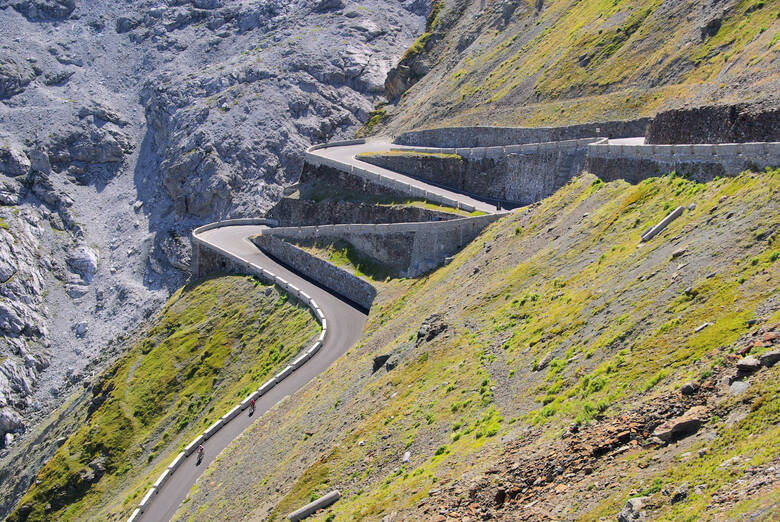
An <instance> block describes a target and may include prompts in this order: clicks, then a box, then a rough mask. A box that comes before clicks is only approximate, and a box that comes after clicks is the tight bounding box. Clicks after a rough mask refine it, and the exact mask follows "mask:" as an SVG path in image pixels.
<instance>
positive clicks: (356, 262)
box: [298, 240, 389, 281]
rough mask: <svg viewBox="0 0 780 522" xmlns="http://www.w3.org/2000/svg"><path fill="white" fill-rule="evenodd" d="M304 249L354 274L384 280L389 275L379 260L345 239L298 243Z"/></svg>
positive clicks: (371, 279)
mask: <svg viewBox="0 0 780 522" xmlns="http://www.w3.org/2000/svg"><path fill="white" fill-rule="evenodd" d="M298 246H299V247H300V248H302V249H303V250H306V251H307V252H309V253H310V254H313V255H315V256H317V257H319V258H321V259H325V260H327V261H330V262H331V263H333V264H334V265H336V266H338V267H341V268H344V269H346V270H348V271H349V272H351V273H352V274H353V275H356V276H358V277H362V278H363V279H368V280H370V281H384V280H386V279H387V278H388V277H389V275H388V271H387V269H386V268H385V267H384V266H383V265H382V264H381V263H379V262H378V261H375V260H374V259H371V258H369V257H367V256H364V255H362V254H361V253H360V252H358V251H357V249H355V247H353V246H352V244H351V243H349V242H348V241H344V240H338V241H335V242H325V241H315V242H314V243H312V244H300V245H298Z"/></svg>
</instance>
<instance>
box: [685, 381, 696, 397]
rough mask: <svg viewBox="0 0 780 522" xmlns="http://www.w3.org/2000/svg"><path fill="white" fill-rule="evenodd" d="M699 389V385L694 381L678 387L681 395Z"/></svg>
mask: <svg viewBox="0 0 780 522" xmlns="http://www.w3.org/2000/svg"><path fill="white" fill-rule="evenodd" d="M698 390H699V385H698V384H697V383H695V382H687V383H685V384H683V385H682V387H681V388H680V393H682V394H683V395H693V394H695V393H696V392H697V391H698Z"/></svg>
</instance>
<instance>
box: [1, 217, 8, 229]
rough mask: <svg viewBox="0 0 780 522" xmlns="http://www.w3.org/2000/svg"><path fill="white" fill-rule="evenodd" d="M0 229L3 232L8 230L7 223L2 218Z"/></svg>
mask: <svg viewBox="0 0 780 522" xmlns="http://www.w3.org/2000/svg"><path fill="white" fill-rule="evenodd" d="M0 228H2V229H3V230H8V223H7V222H6V220H5V219H3V218H0Z"/></svg>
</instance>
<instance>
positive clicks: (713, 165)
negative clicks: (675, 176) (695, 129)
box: [585, 142, 780, 183]
mask: <svg viewBox="0 0 780 522" xmlns="http://www.w3.org/2000/svg"><path fill="white" fill-rule="evenodd" d="M777 165H780V143H777V142H774V143H728V144H718V145H620V144H610V143H595V144H592V145H589V146H588V159H587V162H586V166H585V168H586V169H587V170H588V171H589V172H591V173H593V174H595V175H597V176H599V177H600V178H601V179H603V180H604V181H613V180H616V179H625V180H626V181H628V182H630V183H638V182H640V181H642V180H643V179H647V178H649V177H653V176H659V175H663V174H667V173H669V172H672V171H676V172H678V173H680V174H685V175H687V176H689V177H691V178H692V179H694V180H696V181H699V182H704V181H708V180H711V179H713V178H714V177H716V176H733V175H736V174H739V173H740V172H742V171H744V170H747V169H751V168H752V169H763V168H764V167H773V166H777Z"/></svg>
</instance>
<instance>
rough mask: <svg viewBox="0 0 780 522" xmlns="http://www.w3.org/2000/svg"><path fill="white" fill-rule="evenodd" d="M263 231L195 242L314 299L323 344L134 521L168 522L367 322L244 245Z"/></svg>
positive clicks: (213, 235) (209, 235) (213, 234)
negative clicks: (231, 449)
mask: <svg viewBox="0 0 780 522" xmlns="http://www.w3.org/2000/svg"><path fill="white" fill-rule="evenodd" d="M263 228H265V227H263V226H256V225H248V226H230V227H223V228H217V229H214V230H209V231H206V232H203V233H202V234H200V235H199V237H200V238H201V239H204V240H206V241H208V242H210V243H213V244H214V245H216V246H219V247H221V248H224V249H225V250H229V251H230V252H232V253H234V254H238V255H239V256H241V257H242V258H243V259H244V260H246V261H249V262H251V263H255V264H257V265H259V266H261V267H263V268H265V269H267V270H269V271H271V272H273V273H274V274H276V275H278V276H281V277H283V278H284V279H286V280H287V281H289V282H290V283H292V284H294V285H295V286H297V287H298V288H300V289H301V290H303V291H304V292H306V293H307V294H309V295H310V296H311V297H313V298H314V300H315V301H316V302H317V304H318V305H319V306H320V308H321V309H322V313H323V314H324V315H325V318H326V319H327V321H328V330H327V333H326V336H325V342H324V343H323V346H322V348H321V349H320V350H319V351H318V352H317V353H316V354H315V355H314V357H312V358H311V359H310V360H309V361H307V362H306V364H304V365H303V366H302V367H300V368H298V369H297V370H295V371H294V372H293V373H292V374H290V375H289V376H288V377H287V378H286V379H284V380H283V381H282V382H280V383H279V384H277V385H276V386H274V387H273V388H271V390H270V391H269V392H268V393H266V394H265V395H263V396H262V397H260V398H259V399H258V400H257V401H256V403H255V412H254V415H252V416H251V417H250V416H249V410H248V409H247V410H244V411H243V412H241V414H239V415H238V416H237V417H236V418H234V419H233V420H231V421H230V422H228V423H227V424H225V425H224V426H223V427H222V429H220V430H218V431H217V432H216V433H215V434H214V435H213V436H212V437H211V438H210V439H209V440H207V441H206V442H205V443H204V444H203V447H204V448H205V456H204V458H203V461H202V462H201V463H200V465H196V462H197V452H194V453H193V454H192V455H190V456H189V457H187V458H186V459H185V460H184V462H182V464H181V465H180V466H179V469H177V470H176V473H174V474H173V475H171V478H170V479H169V480H168V481H167V482H166V483H165V484H164V485H163V486H162V488H160V490H159V491H158V492H157V494H156V495H155V496H154V499H153V500H152V501H151V502H150V504H149V506H148V507H147V508H146V511H145V512H144V513H143V515H142V516H141V517H140V519H139V520H148V521H154V522H158V521H165V520H170V519H171V517H172V516H173V514H174V513H175V512H176V510H177V509H178V508H179V505H180V504H181V502H182V500H184V499H185V498H186V497H187V495H188V494H189V491H190V489H191V488H192V486H193V485H194V484H195V481H196V480H197V479H198V477H199V476H200V475H201V474H202V473H203V472H204V471H205V470H206V468H207V467H208V465H209V464H210V463H211V461H213V460H214V459H215V458H216V456H217V455H219V453H220V452H221V451H222V450H223V449H224V448H226V447H227V445H228V444H230V443H231V442H232V441H233V439H235V438H236V437H238V435H240V434H241V433H242V432H243V431H244V430H245V429H247V428H248V427H249V425H250V424H251V423H252V422H253V421H254V420H255V419H257V418H259V417H260V416H262V415H263V413H265V412H266V411H268V410H269V409H270V408H271V407H272V406H273V405H274V404H276V403H277V402H279V401H280V400H281V399H282V398H284V397H285V396H287V395H292V394H293V393H295V392H296V391H297V390H299V389H301V388H302V387H304V386H305V385H306V384H307V383H308V382H309V381H310V380H312V379H313V378H314V377H316V376H317V375H319V374H320V373H321V372H322V371H324V370H325V369H327V368H328V367H329V366H330V365H331V364H333V362H335V361H336V359H338V358H339V357H340V356H341V355H343V354H344V353H345V352H346V351H347V350H349V349H350V348H351V347H352V345H353V344H355V342H357V340H358V339H359V338H360V335H361V334H362V332H363V326H364V325H365V322H366V314H365V313H364V312H362V311H360V310H358V309H357V308H356V307H354V306H353V305H351V304H349V303H347V302H345V301H343V300H342V299H340V298H338V297H336V296H335V295H333V294H331V293H330V292H328V291H327V290H324V289H323V288H321V287H319V286H317V285H316V284H313V283H311V282H309V281H307V280H306V279H304V278H303V277H301V276H299V275H298V274H296V273H294V272H291V271H290V270H288V269H287V268H285V267H283V266H281V265H280V264H278V263H277V262H275V261H274V260H272V259H270V258H269V257H268V256H266V255H265V254H263V252H261V251H260V249H258V248H257V247H256V246H255V245H254V244H252V243H251V242H250V241H249V239H248V238H249V237H251V236H254V235H257V234H258V233H260V231H261V230H262V229H263ZM304 348H308V346H306V347H304Z"/></svg>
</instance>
